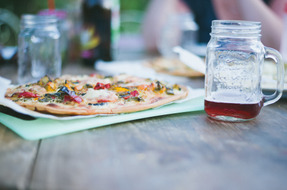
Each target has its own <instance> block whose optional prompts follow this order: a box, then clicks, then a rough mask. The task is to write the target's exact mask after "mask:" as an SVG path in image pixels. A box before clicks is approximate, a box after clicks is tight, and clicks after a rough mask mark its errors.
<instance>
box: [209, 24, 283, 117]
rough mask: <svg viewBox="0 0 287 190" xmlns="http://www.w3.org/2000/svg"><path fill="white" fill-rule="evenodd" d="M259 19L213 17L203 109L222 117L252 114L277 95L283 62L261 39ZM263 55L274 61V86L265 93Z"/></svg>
mask: <svg viewBox="0 0 287 190" xmlns="http://www.w3.org/2000/svg"><path fill="white" fill-rule="evenodd" d="M260 33H261V23H260V22H251V21H228V20H227V21H226V20H214V21H213V22H212V32H211V39H210V41H209V43H208V45H207V55H206V66H207V68H206V75H205V108H204V109H205V112H206V113H207V115H208V116H209V117H211V118H214V119H217V120H224V121H246V120H250V119H253V118H255V117H256V116H257V115H258V114H259V112H260V110H261V108H262V106H266V105H269V104H272V103H274V102H276V101H277V100H279V99H280V97H281V95H282V90H283V80H284V65H283V62H282V58H281V55H280V54H279V53H278V51H276V50H274V49H272V48H269V47H265V46H264V45H263V44H262V43H261V40H260V38H261V34H260ZM265 58H271V59H273V60H274V62H275V63H276V65H277V88H276V91H275V92H274V94H272V95H264V94H263V92H262V89H261V78H262V69H263V63H264V59H265Z"/></svg>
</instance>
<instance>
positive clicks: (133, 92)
mask: <svg viewBox="0 0 287 190" xmlns="http://www.w3.org/2000/svg"><path fill="white" fill-rule="evenodd" d="M130 94H131V95H132V96H133V97H135V96H138V95H139V92H138V91H137V90H134V91H132V92H131V93H130Z"/></svg>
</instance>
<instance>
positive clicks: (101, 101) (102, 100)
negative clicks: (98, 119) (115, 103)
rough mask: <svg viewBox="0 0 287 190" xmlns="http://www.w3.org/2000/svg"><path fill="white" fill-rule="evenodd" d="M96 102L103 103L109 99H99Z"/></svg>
mask: <svg viewBox="0 0 287 190" xmlns="http://www.w3.org/2000/svg"><path fill="white" fill-rule="evenodd" d="M97 102H98V103H104V102H109V100H105V99H101V100H98V101H97Z"/></svg>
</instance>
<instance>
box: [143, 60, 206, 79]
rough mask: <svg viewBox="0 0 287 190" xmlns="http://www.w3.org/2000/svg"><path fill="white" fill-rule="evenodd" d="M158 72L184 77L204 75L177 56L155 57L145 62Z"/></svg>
mask: <svg viewBox="0 0 287 190" xmlns="http://www.w3.org/2000/svg"><path fill="white" fill-rule="evenodd" d="M145 65H146V66H147V67H149V68H152V69H154V70H155V71H156V72H159V73H165V74H170V75H175V76H184V77H202V76H204V74H203V73H200V72H198V71H195V70H193V69H192V68H190V67H188V66H187V65H185V64H184V63H182V62H181V61H180V60H178V59H176V58H163V57H159V58H155V59H153V60H151V61H149V62H147V63H146V64H145Z"/></svg>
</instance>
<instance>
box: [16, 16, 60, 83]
mask: <svg viewBox="0 0 287 190" xmlns="http://www.w3.org/2000/svg"><path fill="white" fill-rule="evenodd" d="M60 36H61V34H60V31H59V22H58V19H57V18H56V17H53V16H37V15H23V16H22V17H21V32H20V34H19V37H18V82H19V83H20V84H23V83H28V82H35V81H37V80H39V79H40V78H41V77H43V76H45V75H48V76H50V77H52V78H54V77H59V76H60V74H61V65H62V61H61V49H60V48H61V47H60Z"/></svg>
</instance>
